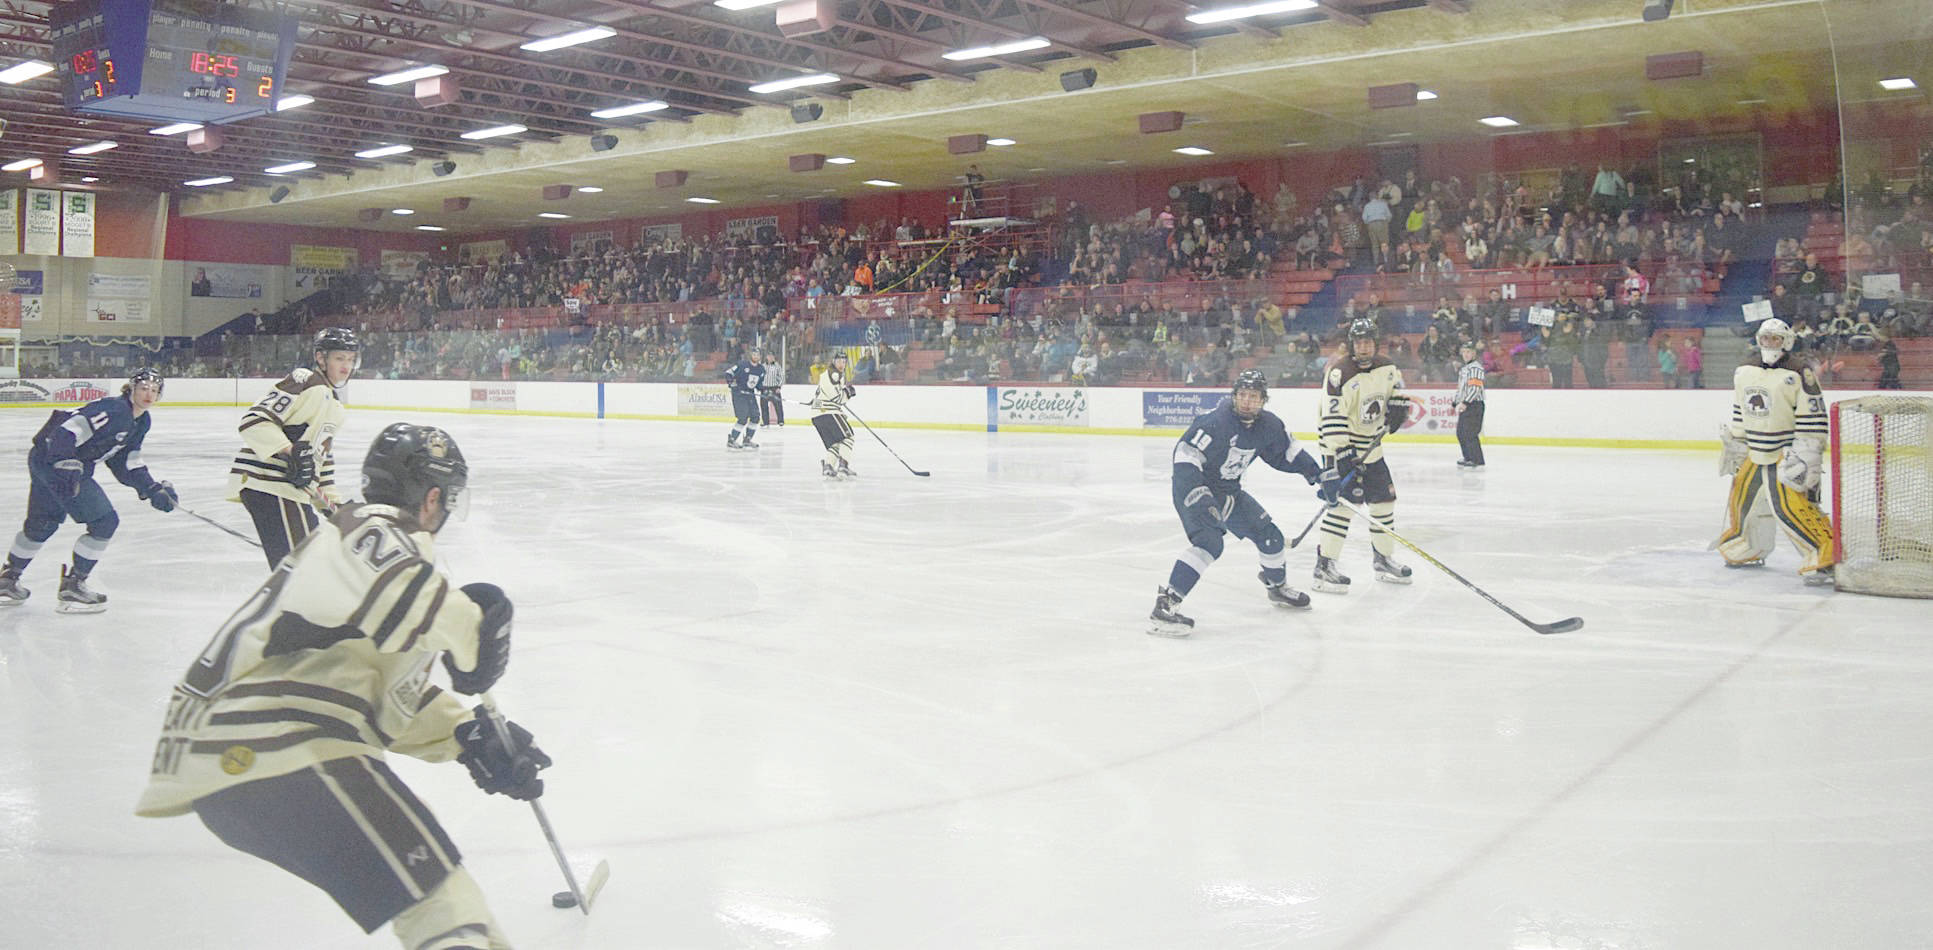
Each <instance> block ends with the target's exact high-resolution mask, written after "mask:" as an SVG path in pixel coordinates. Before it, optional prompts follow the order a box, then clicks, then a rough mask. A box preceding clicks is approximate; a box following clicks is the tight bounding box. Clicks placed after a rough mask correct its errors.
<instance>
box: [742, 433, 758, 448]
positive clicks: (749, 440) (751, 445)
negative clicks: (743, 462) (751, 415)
mask: <svg viewBox="0 0 1933 950" xmlns="http://www.w3.org/2000/svg"><path fill="white" fill-rule="evenodd" d="M738 447H739V448H741V449H756V448H758V443H757V442H753V441H752V434H751V433H749V432H747V433H745V441H743V442H740V443H738Z"/></svg>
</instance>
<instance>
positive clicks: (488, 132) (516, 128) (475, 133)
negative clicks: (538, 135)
mask: <svg viewBox="0 0 1933 950" xmlns="http://www.w3.org/2000/svg"><path fill="white" fill-rule="evenodd" d="M528 131H530V130H529V129H528V128H525V127H524V126H521V125H516V124H511V125H494V126H491V127H490V128H487V129H474V130H472V131H469V132H465V133H463V134H462V135H460V136H458V138H466V139H472V140H475V139H494V138H497V137H499V136H504V135H517V134H519V133H522V132H528Z"/></svg>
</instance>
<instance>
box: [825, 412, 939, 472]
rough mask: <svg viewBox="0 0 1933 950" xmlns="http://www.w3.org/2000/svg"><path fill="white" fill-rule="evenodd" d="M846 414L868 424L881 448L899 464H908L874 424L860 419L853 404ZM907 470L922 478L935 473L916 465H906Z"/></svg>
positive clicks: (869, 430)
mask: <svg viewBox="0 0 1933 950" xmlns="http://www.w3.org/2000/svg"><path fill="white" fill-rule="evenodd" d="M846 415H849V416H851V417H853V418H854V419H858V420H859V424H860V425H862V426H866V431H867V432H872V433H873V438H875V439H879V446H880V448H883V449H885V450H886V454H887V455H890V456H892V457H893V460H894V461H897V462H898V463H899V464H901V465H906V460H905V459H903V458H900V457H899V453H898V452H895V451H893V447H892V446H890V445H887V444H886V440H885V439H880V438H879V433H877V432H873V427H872V426H868V425H866V420H864V419H860V418H859V414H858V413H856V412H853V411H852V407H851V406H847V407H846ZM906 470H907V471H909V472H912V473H913V474H915V475H918V476H919V477H921V478H930V477H932V475H933V473H932V472H922V471H920V470H919V469H917V468H914V467H913V466H911V465H906Z"/></svg>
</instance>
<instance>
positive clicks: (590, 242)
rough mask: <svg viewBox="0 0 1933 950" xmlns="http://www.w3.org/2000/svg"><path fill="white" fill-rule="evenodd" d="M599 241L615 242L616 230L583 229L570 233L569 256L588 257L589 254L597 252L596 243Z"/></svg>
mask: <svg viewBox="0 0 1933 950" xmlns="http://www.w3.org/2000/svg"><path fill="white" fill-rule="evenodd" d="M599 241H602V242H604V243H605V244H616V243H617V232H615V231H584V232H580V233H578V234H573V235H571V256H572V257H589V256H590V255H592V254H595V253H597V243H598V242H599Z"/></svg>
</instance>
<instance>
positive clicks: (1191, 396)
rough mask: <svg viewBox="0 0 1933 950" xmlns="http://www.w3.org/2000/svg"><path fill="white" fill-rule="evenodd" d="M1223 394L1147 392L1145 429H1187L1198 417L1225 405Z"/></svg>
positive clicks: (1143, 400)
mask: <svg viewBox="0 0 1933 950" xmlns="http://www.w3.org/2000/svg"><path fill="white" fill-rule="evenodd" d="M1222 395H1223V394H1222V392H1221V391H1220V390H1202V389H1176V390H1168V391H1166V392H1163V391H1160V390H1147V391H1145V392H1143V393H1142V394H1141V425H1142V426H1143V427H1144V428H1149V429H1186V428H1188V427H1189V426H1190V425H1193V424H1194V422H1195V417H1196V416H1199V415H1201V414H1203V413H1205V412H1207V411H1209V410H1210V409H1213V408H1215V406H1216V405H1217V404H1219V403H1220V402H1221V401H1222Z"/></svg>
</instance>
